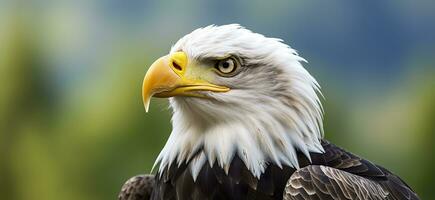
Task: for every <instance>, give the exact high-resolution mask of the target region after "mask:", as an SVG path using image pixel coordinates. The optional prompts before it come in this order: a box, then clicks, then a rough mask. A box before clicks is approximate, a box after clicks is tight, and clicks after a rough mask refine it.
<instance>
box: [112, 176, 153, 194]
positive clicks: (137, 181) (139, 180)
mask: <svg viewBox="0 0 435 200" xmlns="http://www.w3.org/2000/svg"><path fill="white" fill-rule="evenodd" d="M153 186H154V175H149V174H148V175H137V176H134V177H132V178H130V179H128V180H127V181H126V182H125V183H124V185H123V186H122V189H121V192H120V193H119V195H118V200H148V199H150V196H151V193H152V191H153Z"/></svg>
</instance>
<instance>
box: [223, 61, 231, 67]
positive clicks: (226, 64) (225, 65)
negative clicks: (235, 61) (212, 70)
mask: <svg viewBox="0 0 435 200" xmlns="http://www.w3.org/2000/svg"><path fill="white" fill-rule="evenodd" d="M222 65H223V66H222V67H224V68H228V67H229V66H230V64H229V63H228V62H224V63H223V64H222Z"/></svg>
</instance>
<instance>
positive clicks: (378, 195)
mask: <svg viewBox="0 0 435 200" xmlns="http://www.w3.org/2000/svg"><path fill="white" fill-rule="evenodd" d="M283 199H285V200H302V199H303V200H305V199H322V200H323V199H331V200H332V199H343V200H344V199H374V200H375V199H378V200H382V199H393V198H392V196H391V195H390V193H389V192H388V191H387V190H386V189H385V188H384V187H382V185H381V184H379V183H377V182H375V181H372V180H369V179H366V178H363V177H361V176H357V175H354V174H351V173H348V172H345V171H341V170H338V169H334V168H331V167H326V166H321V165H310V166H307V167H304V168H302V169H300V170H297V171H296V172H295V173H294V174H293V175H292V176H291V177H290V179H289V181H288V182H287V185H286V189H285V191H284V196H283Z"/></svg>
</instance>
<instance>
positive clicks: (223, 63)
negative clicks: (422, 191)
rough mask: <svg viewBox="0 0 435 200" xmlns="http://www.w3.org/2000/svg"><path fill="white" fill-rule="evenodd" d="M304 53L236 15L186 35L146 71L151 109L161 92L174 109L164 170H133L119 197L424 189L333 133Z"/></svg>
mask: <svg viewBox="0 0 435 200" xmlns="http://www.w3.org/2000/svg"><path fill="white" fill-rule="evenodd" d="M302 62H305V60H304V59H303V58H302V57H300V56H299V55H298V53H297V52H296V51H295V50H294V49H292V48H290V47H289V46H288V45H286V44H284V43H283V42H282V40H280V39H276V38H268V37H265V36H263V35H261V34H258V33H254V32H251V31H249V30H248V29H246V28H244V27H241V26H239V25H236V24H230V25H223V26H215V25H212V26H207V27H205V28H199V29H196V30H194V31H193V32H191V33H189V34H187V35H186V36H184V37H182V38H181V39H180V40H178V42H176V43H175V45H173V47H172V48H171V50H170V52H169V54H168V55H166V56H163V57H161V58H159V59H158V60H157V61H155V62H154V63H153V64H152V65H151V67H150V68H149V69H148V72H147V73H146V75H145V78H144V81H143V88H142V94H143V101H144V104H145V109H146V111H147V112H148V108H149V103H150V98H151V97H152V96H154V97H168V98H169V102H170V107H171V108H172V110H173V116H172V127H173V129H172V132H171V134H170V136H169V138H168V140H167V142H166V144H165V146H164V147H163V149H162V150H161V152H160V154H159V155H158V157H157V159H156V161H155V164H154V166H158V169H157V170H156V171H157V173H156V174H155V175H140V176H136V177H133V178H131V179H130V180H128V181H127V182H126V183H125V184H124V186H123V188H122V189H121V192H120V194H119V199H121V200H127V199H129V200H133V199H134V200H137V199H153V200H164V199H177V200H187V199H287V200H290V199H418V197H417V195H416V194H415V192H414V191H413V190H412V189H411V188H410V187H409V186H408V185H407V184H406V183H405V182H404V181H403V180H401V179H400V178H399V177H398V176H396V175H394V174H393V173H391V172H390V171H388V170H387V169H385V168H383V167H381V166H379V165H376V164H373V163H372V162H370V161H368V160H365V159H363V158H360V157H358V156H356V155H354V154H352V153H349V152H347V151H345V150H343V149H341V148H339V147H337V146H335V145H334V144H332V143H330V142H328V141H327V140H325V139H323V125H322V119H323V109H322V105H321V102H320V99H319V96H321V92H320V87H319V84H318V83H317V82H316V80H315V79H314V78H313V76H311V75H310V73H308V71H307V70H306V69H305V68H304V67H303V66H302V64H301V63H302ZM153 168H154V167H153Z"/></svg>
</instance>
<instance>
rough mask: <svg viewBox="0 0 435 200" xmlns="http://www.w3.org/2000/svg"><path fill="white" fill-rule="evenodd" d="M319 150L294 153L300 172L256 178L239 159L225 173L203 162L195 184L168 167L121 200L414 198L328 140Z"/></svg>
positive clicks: (273, 171)
mask: <svg viewBox="0 0 435 200" xmlns="http://www.w3.org/2000/svg"><path fill="white" fill-rule="evenodd" d="M322 146H323V148H324V149H325V153H322V154H318V153H312V154H311V160H312V162H309V160H308V159H307V158H306V157H305V156H303V155H302V154H301V153H299V154H298V155H299V156H298V159H299V163H300V166H301V168H300V169H298V170H296V169H294V168H290V167H288V166H283V167H282V168H279V167H278V166H276V165H273V164H270V165H269V166H268V167H267V169H266V171H265V172H264V173H263V174H262V175H261V177H260V179H257V178H255V177H254V176H253V175H252V173H251V172H250V171H249V170H248V169H247V168H246V166H245V165H244V163H243V162H242V161H241V160H240V158H238V157H234V158H233V161H232V163H231V166H230V169H229V173H228V174H226V173H225V172H224V170H223V169H222V168H220V167H219V166H218V165H217V164H215V165H214V166H213V167H210V166H209V165H208V164H205V165H204V166H203V167H202V169H201V171H200V173H199V175H198V178H197V180H196V181H194V180H193V178H192V175H191V173H190V170H189V168H188V167H187V165H186V164H183V165H181V166H179V167H178V166H176V165H172V166H171V167H170V168H168V169H166V170H164V171H163V172H162V174H157V175H156V177H155V180H154V181H155V183H154V182H153V183H151V182H150V181H143V180H144V179H140V181H138V179H137V178H136V179H133V181H128V182H127V183H126V184H125V185H124V187H123V189H122V191H121V194H120V196H119V199H120V200H142V199H153V200H166V199H177V200H188V199H266V200H267V199H286V200H293V199H301V200H302V199H322V200H323V199H410V200H411V199H418V197H417V195H416V194H415V193H414V192H413V190H412V189H411V188H410V187H409V186H408V185H407V184H406V183H404V182H403V181H402V180H401V179H400V178H399V177H397V176H396V175H394V174H392V173H391V172H389V171H388V170H386V169H384V168H382V167H380V166H378V165H375V164H373V163H371V162H370V161H367V160H364V159H362V158H359V157H357V156H355V155H353V154H351V153H349V152H347V151H345V150H343V149H341V148H339V147H337V146H335V145H333V144H331V143H329V142H327V141H322ZM150 183H151V185H152V186H151V185H150ZM140 184H142V185H140ZM151 190H152V192H150V191H151ZM127 191H128V192H127ZM127 193H128V194H127ZM136 193H137V194H136ZM144 194H147V195H144Z"/></svg>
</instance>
